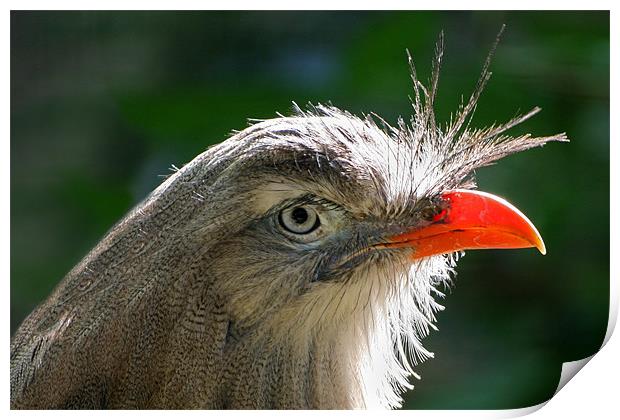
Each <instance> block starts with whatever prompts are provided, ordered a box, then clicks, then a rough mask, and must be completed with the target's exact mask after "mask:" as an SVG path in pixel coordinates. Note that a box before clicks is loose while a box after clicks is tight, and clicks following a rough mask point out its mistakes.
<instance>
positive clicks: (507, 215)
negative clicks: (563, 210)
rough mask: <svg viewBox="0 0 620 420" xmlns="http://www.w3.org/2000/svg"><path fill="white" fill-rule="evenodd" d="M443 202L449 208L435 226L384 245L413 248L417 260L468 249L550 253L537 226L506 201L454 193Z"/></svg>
mask: <svg viewBox="0 0 620 420" xmlns="http://www.w3.org/2000/svg"><path fill="white" fill-rule="evenodd" d="M442 199H443V200H444V201H445V202H446V204H447V206H446V208H445V210H443V211H442V212H441V213H439V214H438V215H437V216H436V217H435V221H433V223H432V224H430V225H428V226H425V227H423V228H418V229H414V230H411V231H409V232H405V233H402V234H400V235H396V236H394V237H391V238H389V239H390V240H389V242H388V243H387V244H384V246H386V247H389V248H401V247H410V248H412V249H413V254H412V258H414V259H417V258H422V257H428V256H430V255H436V254H447V253H450V252H454V251H462V250H466V249H499V248H532V247H536V248H538V250H539V251H540V252H541V254H543V255H544V254H545V253H546V250H545V244H544V243H543V240H542V238H541V236H540V234H539V233H538V230H536V227H534V225H533V224H532V222H530V221H529V219H528V218H527V217H525V215H524V214H523V213H521V212H520V211H519V210H518V209H517V208H516V207H514V206H513V205H512V204H510V203H508V202H507V201H506V200H504V199H503V198H500V197H497V196H494V195H492V194H488V193H485V192H481V191H472V190H453V191H448V192H446V193H444V194H442Z"/></svg>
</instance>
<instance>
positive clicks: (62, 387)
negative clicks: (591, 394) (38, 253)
mask: <svg viewBox="0 0 620 420" xmlns="http://www.w3.org/2000/svg"><path fill="white" fill-rule="evenodd" d="M442 45H443V40H442V36H440V40H439V42H438V44H437V48H436V58H435V60H434V63H433V72H432V76H431V78H430V81H429V84H428V86H427V87H425V86H424V85H423V84H422V83H421V82H420V81H419V80H418V78H417V76H416V72H415V69H414V67H413V65H412V64H411V58H410V59H409V62H410V68H411V76H412V79H413V87H414V95H413V98H412V104H413V116H412V117H411V121H410V123H409V124H407V123H405V122H404V121H403V120H402V119H401V120H399V121H398V124H397V125H396V126H390V125H388V124H387V123H385V122H384V121H382V120H381V119H380V118H378V117H374V118H373V117H371V116H366V117H364V118H358V117H356V116H354V115H352V114H350V113H348V112H345V111H341V110H339V109H337V108H335V107H333V106H320V105H319V106H315V107H310V108H309V109H308V110H307V111H302V110H300V109H299V108H296V111H295V113H294V115H292V116H289V117H284V116H282V117H279V118H275V119H271V120H267V121H262V122H259V123H256V124H254V125H252V126H250V127H249V128H247V129H245V130H243V131H241V132H237V133H235V134H234V135H232V137H230V138H229V139H228V140H226V141H224V142H223V143H220V144H218V145H216V146H214V147H211V148H209V149H208V150H207V151H205V152H204V153H202V154H201V155H199V156H197V157H196V158H195V159H194V160H192V161H191V162H190V163H189V164H187V165H185V166H184V167H183V168H182V169H180V170H179V171H178V172H176V173H175V174H174V175H173V176H171V177H169V178H168V179H167V180H166V181H165V182H164V183H163V184H162V185H160V186H159V187H158V188H157V189H156V190H155V191H154V192H153V193H152V194H151V195H150V196H149V197H147V199H146V200H145V201H144V202H143V203H141V204H140V205H138V206H137V207H136V208H135V209H134V210H133V211H132V212H130V213H129V214H128V215H127V216H126V217H125V218H124V219H123V220H121V221H120V222H119V223H118V224H117V225H116V226H115V227H114V228H112V230H111V231H110V232H109V233H108V234H107V235H106V236H105V237H104V238H103V240H102V241H101V242H100V243H99V244H98V245H97V246H96V247H95V248H94V249H93V250H92V251H91V252H90V253H89V254H88V255H87V256H86V257H85V258H84V259H83V260H82V261H81V262H80V263H79V264H78V265H77V266H76V267H75V268H74V269H73V270H72V271H71V272H70V273H69V274H68V275H67V276H66V277H65V278H64V280H63V281H62V282H61V283H60V284H59V285H58V287H57V288H56V289H55V290H54V292H53V293H52V295H51V296H50V297H49V298H48V299H47V300H46V301H45V302H44V303H43V304H41V305H40V306H39V307H38V308H37V309H36V310H35V311H34V312H33V313H32V314H30V316H29V317H28V318H27V319H26V320H25V321H24V322H23V324H22V325H21V326H20V328H19V329H18V331H17V332H16V334H15V335H14V337H13V340H12V343H11V406H12V407H13V408H357V407H361V408H364V407H375V406H380V407H398V406H400V404H401V397H400V393H401V392H402V391H403V390H405V389H407V388H410V387H411V385H410V383H409V378H410V377H411V376H412V375H415V374H414V372H413V370H412V366H413V365H415V364H416V363H419V362H421V361H424V360H425V359H427V358H428V357H430V356H431V355H432V354H431V353H430V352H428V351H427V350H425V349H424V347H423V346H422V343H421V340H422V339H423V338H424V337H425V336H426V335H427V334H428V333H429V330H430V329H431V328H432V327H433V323H434V321H435V317H434V314H435V312H436V311H438V310H439V309H441V306H440V305H439V304H438V303H437V302H436V301H435V299H436V298H437V297H442V288H443V287H444V286H445V285H446V283H448V282H449V281H450V275H451V273H452V271H453V270H454V266H455V261H456V259H457V258H456V257H457V256H458V254H459V251H462V250H469V249H481V248H527V247H536V248H538V249H539V250H540V251H541V252H542V253H543V254H544V253H545V246H544V245H543V241H542V239H541V237H540V235H539V234H538V232H537V230H536V228H535V227H534V225H533V224H532V223H531V222H530V221H529V220H528V219H527V218H526V217H525V216H524V215H523V214H522V213H521V212H519V211H518V210H517V209H516V208H515V207H513V206H512V205H510V204H508V203H507V202H506V201H505V200H503V199H501V198H498V197H496V196H493V195H491V194H487V193H484V192H479V191H477V190H475V189H474V188H475V186H474V183H473V171H474V170H475V169H477V168H480V167H483V166H485V165H489V164H491V163H493V162H495V161H497V160H498V159H500V158H502V157H504V156H506V155H509V154H512V153H515V152H519V151H522V150H526V149H529V148H532V147H535V146H542V145H543V144H545V143H546V142H548V141H551V140H557V141H564V140H566V136H565V135H564V134H558V135H554V136H548V137H532V136H530V135H529V134H527V135H520V136H516V137H514V136H509V135H507V134H505V132H506V131H507V130H508V129H510V128H512V127H514V126H515V125H517V124H519V123H521V122H522V121H524V120H525V119H527V118H529V117H530V116H532V115H533V114H535V113H536V112H537V111H538V109H537V108H535V109H533V110H532V111H531V112H529V113H527V114H525V115H523V116H519V117H516V118H514V119H513V120H511V121H509V122H507V123H505V124H501V125H494V126H491V127H487V128H483V129H472V128H469V121H470V119H471V115H472V111H473V109H474V107H475V105H476V103H477V100H478V97H479V95H480V93H481V92H482V89H483V87H484V85H485V83H486V82H487V80H488V78H489V76H490V73H489V70H488V68H489V62H490V57H491V55H492V52H493V50H494V48H495V47H494V48H493V49H492V50H491V54H489V57H488V58H487V61H486V63H485V65H484V68H483V71H482V75H481V77H480V79H479V81H478V84H477V86H476V88H475V90H474V93H473V94H472V95H471V97H470V98H469V100H468V101H467V102H466V103H464V104H463V105H462V106H461V107H460V109H459V110H458V112H457V113H456V114H455V116H454V118H453V119H452V120H451V122H450V123H449V124H447V125H445V126H440V125H439V124H437V123H436V120H435V115H434V113H433V105H434V100H435V95H436V91H437V85H438V77H439V67H440V63H441V58H442V51H443V47H442ZM377 121H378V123H377Z"/></svg>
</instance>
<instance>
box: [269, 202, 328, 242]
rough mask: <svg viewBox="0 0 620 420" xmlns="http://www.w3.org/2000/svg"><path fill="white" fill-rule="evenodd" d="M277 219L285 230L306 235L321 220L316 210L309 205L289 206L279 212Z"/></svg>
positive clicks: (318, 224)
mask: <svg viewBox="0 0 620 420" xmlns="http://www.w3.org/2000/svg"><path fill="white" fill-rule="evenodd" d="M278 221H279V223H280V226H282V227H283V228H284V229H286V230H287V231H289V232H291V233H294V234H296V235H306V234H308V233H311V232H313V231H315V230H316V229H317V228H318V227H319V226H320V225H321V220H320V219H319V215H318V214H317V212H316V210H314V209H313V208H312V207H310V206H304V205H301V206H294V207H289V208H286V209H284V210H282V211H281V212H280V214H279V215H278Z"/></svg>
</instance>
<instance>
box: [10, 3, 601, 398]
mask: <svg viewBox="0 0 620 420" xmlns="http://www.w3.org/2000/svg"><path fill="white" fill-rule="evenodd" d="M503 23H505V24H507V30H506V32H505V35H504V37H503V40H502V42H501V44H500V47H499V49H498V51H497V54H496V56H495V60H494V63H493V65H492V70H493V72H494V76H493V78H492V79H491V82H490V84H489V86H488V88H487V89H486V91H485V93H484V94H483V96H482V99H481V100H480V103H479V106H478V110H477V114H476V117H475V118H474V123H475V124H477V125H484V124H489V123H492V122H494V121H504V120H507V119H509V118H510V117H512V116H513V115H514V114H515V113H516V112H517V111H522V112H524V111H527V110H529V109H530V108H532V107H533V106H536V105H538V106H541V107H542V108H543V112H542V113H541V114H539V115H538V116H536V117H535V118H534V119H532V120H530V121H528V122H527V123H525V124H523V125H522V126H520V127H519V128H517V129H515V130H513V133H521V132H532V133H533V134H537V135H547V134H554V133H557V132H562V131H566V132H567V133H568V135H569V137H570V138H571V140H572V142H571V143H570V144H550V145H548V146H546V147H544V148H542V149H536V150H531V151H528V152H525V153H522V154H520V155H518V156H512V157H509V158H506V159H504V160H503V161H501V162H500V164H498V165H496V166H493V167H490V168H485V169H483V170H481V171H479V173H478V180H479V185H480V187H481V189H483V190H486V191H489V192H493V193H496V194H499V195H502V196H505V197H507V198H509V200H510V201H511V202H513V203H514V204H515V205H517V207H519V208H520V209H522V210H523V211H524V212H525V213H526V214H527V215H528V216H529V217H530V218H531V219H532V220H533V221H534V223H535V224H536V225H537V227H538V229H539V230H540V232H541V233H542V235H543V237H544V239H545V242H546V245H547V249H548V254H547V256H545V257H543V256H541V255H539V254H537V252H536V251H535V250H531V249H530V250H510V251H486V252H469V253H468V255H467V256H466V257H465V258H463V259H462V260H461V261H460V263H459V267H458V276H457V278H456V282H455V287H454V288H453V289H452V290H451V291H449V292H448V296H447V298H446V299H445V301H444V302H443V303H445V305H446V310H445V311H443V312H442V313H440V314H439V316H438V326H439V331H438V332H435V333H433V334H432V335H431V336H430V337H429V338H428V339H427V340H426V341H425V344H426V346H427V348H429V349H430V350H432V351H434V352H435V354H436V356H435V358H434V359H432V360H430V361H428V362H426V363H424V364H422V365H421V366H419V367H418V369H417V371H418V373H420V374H421V376H422V381H415V380H414V382H415V390H414V391H412V392H410V393H408V394H407V396H406V397H407V399H406V403H405V408H423V409H436V408H444V409H446V408H448V409H452V408H455V409H486V408H493V409H499V408H517V407H524V406H529V405H533V404H537V403H540V402H543V401H545V400H547V399H548V398H550V397H551V396H552V394H553V392H554V390H555V388H556V386H557V383H558V379H559V375H560V369H561V363H562V362H564V361H569V360H575V359H580V358H583V357H586V356H589V355H591V354H593V353H594V352H595V351H597V350H598V348H599V347H600V345H601V343H602V339H603V337H604V334H605V330H606V326H607V317H608V302H609V13H607V12H582V11H580V12H558V11H553V12H200V13H195V12H183V13H176V12H175V13H173V12H12V14H11V331H12V332H13V331H14V330H15V329H16V328H17V326H18V325H19V324H20V322H21V321H22V320H23V318H24V317H25V316H26V315H27V314H28V313H29V312H30V311H31V310H32V309H33V308H34V307H35V305H37V303H39V302H40V301H41V300H42V299H44V298H45V297H46V296H47V295H48V294H49V293H50V291H51V290H52V288H53V287H54V285H55V284H56V283H57V282H58V281H60V280H61V279H62V277H63V276H64V274H65V273H67V272H68V271H69V270H70V269H71V268H72V266H73V265H75V264H76V263H77V262H78V261H79V260H80V259H81V257H83V256H84V255H85V254H86V252H87V251H88V250H89V249H90V248H91V247H92V246H94V245H95V244H96V243H97V242H98V240H99V239H100V238H101V237H102V235H103V234H104V233H105V232H106V230H107V229H108V228H110V227H111V226H112V224H114V222H115V221H117V220H118V219H119V218H120V217H122V216H123V215H124V214H125V213H126V212H127V211H128V210H129V209H130V208H131V207H132V206H133V205H134V204H136V203H137V202H139V201H140V200H141V199H142V198H144V197H145V196H146V195H147V194H148V192H149V191H151V190H152V189H153V188H154V187H155V186H157V185H158V184H159V183H160V182H161V180H162V178H161V177H160V176H159V175H165V174H168V173H170V171H169V169H168V168H169V167H170V166H171V165H172V164H174V165H177V166H181V165H182V164H184V163H186V162H189V161H190V160H191V159H192V158H193V157H194V156H195V155H197V154H198V153H200V152H201V151H202V150H204V149H205V148H206V147H207V146H209V145H211V144H213V143H216V142H219V141H222V140H224V139H225V138H226V137H227V135H228V133H229V132H230V131H231V130H233V129H242V128H244V127H246V125H247V118H270V117H274V116H275V115H276V112H277V111H278V112H282V113H287V112H288V111H289V110H290V108H291V101H295V102H297V103H299V104H305V103H307V102H308V101H312V102H328V101H331V102H332V103H333V104H334V105H337V106H339V107H341V108H345V109H348V110H350V111H351V112H354V113H358V114H360V113H363V112H371V111H374V112H377V113H378V114H380V115H382V116H383V117H385V118H386V119H387V120H388V121H390V122H394V121H395V120H396V118H397V116H398V115H404V116H408V115H409V114H410V105H409V102H408V95H410V94H411V87H410V79H409V74H408V68H407V61H406V56H405V48H409V50H410V51H411V52H412V54H413V57H414V59H415V61H416V65H417V68H418V72H419V74H420V76H421V77H422V79H423V80H425V79H427V78H428V76H429V73H430V62H431V58H432V55H433V49H434V43H435V40H436V38H437V36H438V34H439V32H440V31H441V30H442V29H443V30H444V31H445V35H446V49H445V56H444V57H445V60H444V67H443V72H442V75H441V80H440V88H439V96H438V101H437V106H438V114H439V118H440V119H442V120H445V119H447V118H449V116H450V112H452V111H454V110H455V108H456V106H457V105H458V103H459V101H460V98H461V95H464V96H465V97H467V96H468V95H469V94H470V92H471V90H472V88H473V86H474V84H475V81H476V79H477V77H478V75H479V71H480V68H481V65H482V63H483V61H484V58H485V56H486V54H487V51H488V49H489V48H490V46H491V44H492V42H493V40H494V38H495V35H496V33H497V32H498V30H499V28H500V26H501V24H503Z"/></svg>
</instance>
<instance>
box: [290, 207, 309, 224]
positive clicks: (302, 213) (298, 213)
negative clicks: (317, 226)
mask: <svg viewBox="0 0 620 420" xmlns="http://www.w3.org/2000/svg"><path fill="white" fill-rule="evenodd" d="M291 217H292V218H293V220H294V221H295V223H297V224H298V225H303V224H304V223H305V222H306V220H308V212H307V211H306V209H304V208H302V207H297V208H296V209H295V210H293V212H292V213H291Z"/></svg>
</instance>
